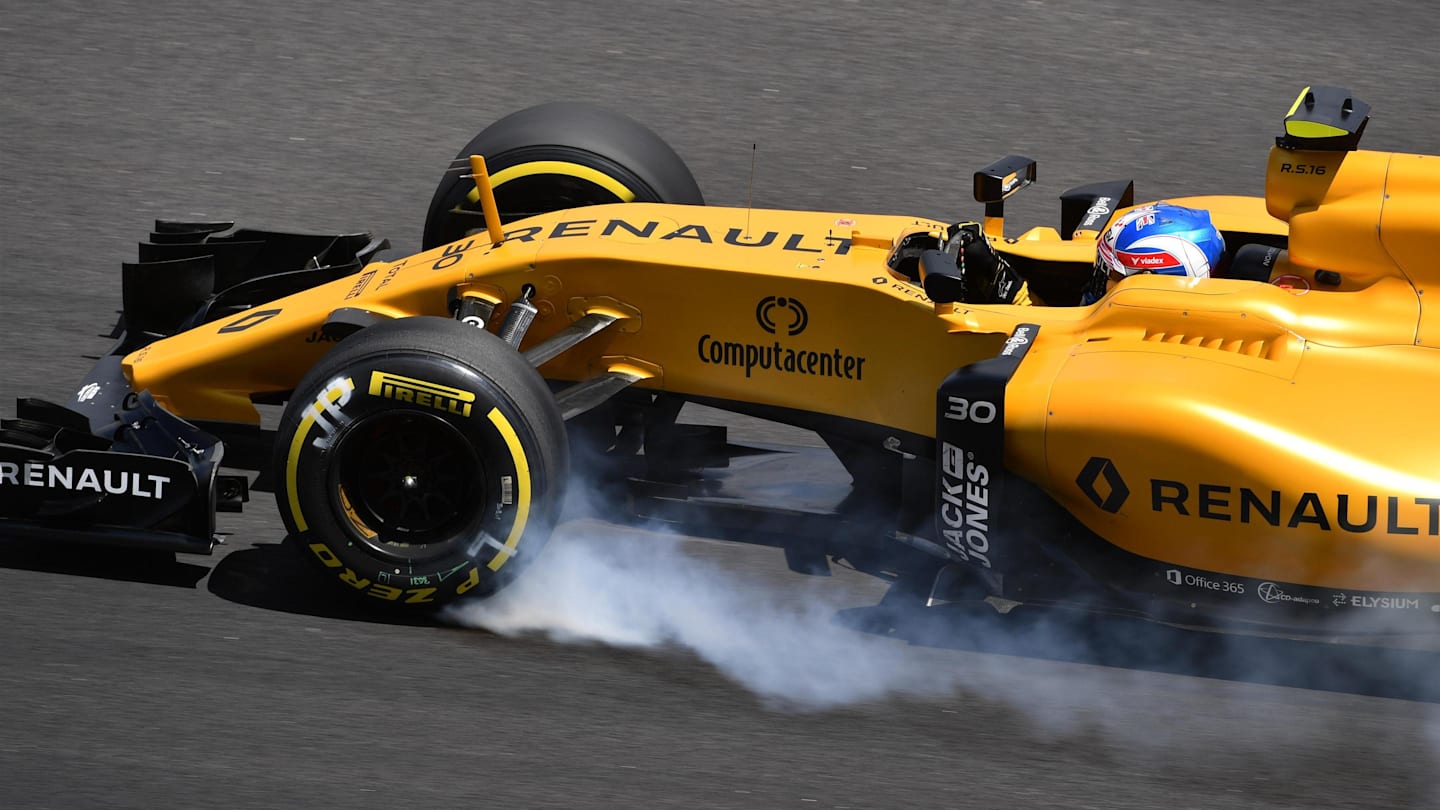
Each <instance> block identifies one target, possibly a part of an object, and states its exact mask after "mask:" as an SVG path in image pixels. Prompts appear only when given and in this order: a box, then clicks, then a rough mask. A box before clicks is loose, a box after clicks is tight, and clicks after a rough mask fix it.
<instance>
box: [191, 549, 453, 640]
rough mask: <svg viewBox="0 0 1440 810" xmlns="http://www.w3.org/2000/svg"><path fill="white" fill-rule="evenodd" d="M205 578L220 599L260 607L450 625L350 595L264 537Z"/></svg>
mask: <svg viewBox="0 0 1440 810" xmlns="http://www.w3.org/2000/svg"><path fill="white" fill-rule="evenodd" d="M207 584H208V586H209V589H210V592H211V593H213V594H215V595H216V596H218V597H220V598H221V599H224V600H226V601H229V602H235V603H236V604H241V605H247V606H249V607H256V608H262V609H264V610H275V611H280V612H282V613H294V614H298V615H303V616H316V617H320V618H326V619H341V620H345V621H359V622H372V623H376V624H392V625H402V626H412V627H446V626H449V625H447V624H445V623H444V622H441V621H439V620H438V619H436V618H434V617H433V615H432V614H429V613H425V612H421V611H415V612H409V613H407V612H405V611H397V610H395V609H394V607H393V606H391V605H389V604H388V603H382V602H378V601H376V600H368V602H367V601H364V600H360V599H356V598H354V596H353V594H347V593H345V592H344V590H343V589H342V588H341V587H340V586H338V585H336V584H335V583H334V582H332V581H331V580H329V579H327V578H325V577H323V576H321V575H320V574H319V572H317V571H316V570H314V569H313V568H312V567H311V566H310V565H309V564H307V563H306V561H305V560H304V559H303V558H301V556H300V555H299V554H297V553H296V552H295V550H294V549H292V548H289V547H288V546H286V545H285V544H284V543H264V544H259V545H255V546H252V547H249V548H244V549H238V550H236V551H233V552H231V553H230V554H227V555H226V556H225V557H224V558H223V559H221V560H220V562H219V563H218V564H217V565H216V566H215V569H214V571H212V572H211V573H210V579H209V581H208V583H207ZM371 602H373V605H372V604H370V603H371Z"/></svg>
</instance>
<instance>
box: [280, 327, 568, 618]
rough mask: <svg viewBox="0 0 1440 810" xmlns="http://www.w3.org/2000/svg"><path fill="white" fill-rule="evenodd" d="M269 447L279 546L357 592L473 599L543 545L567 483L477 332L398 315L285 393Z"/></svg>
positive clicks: (513, 361) (561, 443) (547, 429)
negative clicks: (286, 538) (280, 523)
mask: <svg viewBox="0 0 1440 810" xmlns="http://www.w3.org/2000/svg"><path fill="white" fill-rule="evenodd" d="M277 438H278V441H277V443H276V458H275V465H276V466H275V469H276V471H277V473H278V475H277V478H278V479H279V482H278V486H277V487H276V493H275V494H276V498H277V500H278V502H279V506H280V514H281V516H282V518H283V519H284V521H285V525H286V528H287V529H288V530H289V531H290V534H291V537H292V538H293V539H295V540H296V541H298V542H297V545H298V547H299V548H300V549H301V550H302V551H303V552H304V554H305V555H306V556H307V557H309V558H310V559H311V560H313V561H314V562H315V563H316V564H318V565H319V566H320V568H321V570H322V571H324V572H326V573H327V574H329V575H330V576H331V577H332V578H334V579H335V580H336V581H338V582H339V583H340V584H341V585H343V586H345V587H346V588H347V589H348V590H350V591H351V592H353V593H356V594H358V595H363V596H365V597H369V598H373V599H377V600H380V601H384V602H389V603H392V604H397V605H400V604H403V605H418V606H424V607H428V608H434V607H438V606H440V605H443V604H445V603H448V602H453V601H455V600H458V599H460V598H473V597H483V596H487V595H489V594H492V593H494V592H495V591H496V590H498V589H499V588H501V587H503V586H504V585H505V584H506V583H507V582H509V581H510V580H512V579H513V578H514V577H515V575H516V574H518V573H519V572H520V570H521V569H522V568H523V567H524V566H525V565H526V564H527V563H528V562H529V560H530V559H532V558H533V557H534V555H535V554H536V552H538V551H539V550H540V548H541V546H543V545H544V543H545V541H546V539H548V536H549V534H550V530H551V528H552V527H553V525H554V523H555V520H556V516H557V515H558V513H559V508H560V504H561V499H562V497H563V491H564V485H565V482H566V478H567V476H568V471H569V470H568V466H569V457H568V452H567V449H566V440H565V426H564V422H563V421H562V420H561V417H560V412H559V409H558V408H557V407H556V405H555V400H554V398H553V397H552V396H551V394H550V392H549V389H548V388H547V387H546V385H545V383H544V381H543V380H542V379H541V378H540V376H539V375H538V374H537V373H536V372H535V370H534V369H532V368H531V367H530V365H529V364H528V363H526V362H525V360H524V358H522V357H521V356H520V355H519V354H518V353H516V352H515V350H514V349H513V348H512V347H510V346H509V345H508V344H506V343H505V342H504V341H502V340H500V339H499V338H497V337H495V336H494V335H492V334H490V333H489V332H486V331H484V330H480V329H475V328H473V327H471V326H468V325H465V324H462V323H459V322H456V321H451V320H447V319H443V318H405V319H402V320H397V321H390V322H387V323H383V324H380V325H377V326H373V327H370V328H367V329H364V330H362V331H360V332H358V333H356V334H355V335H353V336H351V337H349V338H346V339H345V340H344V342H342V343H341V344H340V345H339V346H337V347H336V348H335V349H333V350H331V352H330V353H329V354H327V355H326V356H325V358H324V359H323V360H322V361H321V362H320V363H318V364H317V365H316V366H315V367H313V368H312V369H311V370H310V372H309V373H308V374H307V375H306V376H305V379H304V380H302V381H301V383H300V385H299V386H298V387H297V388H296V389H295V393H294V395H293V397H292V399H291V400H290V403H289V404H288V405H287V407H286V409H285V413H284V415H283V417H282V418H281V422H280V427H279V430H278V436H277Z"/></svg>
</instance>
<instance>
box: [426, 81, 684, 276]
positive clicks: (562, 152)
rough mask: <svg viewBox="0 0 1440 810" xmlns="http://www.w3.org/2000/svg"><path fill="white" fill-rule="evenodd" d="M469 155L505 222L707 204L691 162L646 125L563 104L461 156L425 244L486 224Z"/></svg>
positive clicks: (502, 128)
mask: <svg viewBox="0 0 1440 810" xmlns="http://www.w3.org/2000/svg"><path fill="white" fill-rule="evenodd" d="M470 155H480V156H481V157H484V158H485V167H486V170H487V171H488V172H489V173H490V182H491V185H492V187H493V188H494V191H495V203H496V206H497V207H498V208H499V210H500V221H501V222H502V223H509V222H513V221H515V220H517V219H524V218H525V217H530V216H535V215H536V214H545V213H549V212H551V211H561V210H564V209H567V208H579V207H582V206H586V205H602V204H606V203H620V202H652V203H678V204H684V205H704V204H705V199H704V197H703V196H701V194H700V188H699V186H697V185H696V184H695V178H694V176H692V175H691V174H690V169H689V168H688V167H686V165H685V161H684V160H682V159H681V158H680V156H679V155H677V154H675V150H674V149H671V148H670V146H669V145H668V144H666V143H665V141H664V140H662V139H661V138H660V136H659V135H656V134H655V133H654V132H652V131H650V130H649V129H647V128H646V127H645V126H643V125H642V124H640V123H638V122H636V121H634V120H633V119H631V118H628V117H626V116H624V115H621V114H619V113H616V112H611V111H609V110H605V109H602V108H600V107H595V106H592V105H589V104H579V103H574V102H556V103H552V104H542V105H540V106H538V107H531V108H529V109H525V110H521V111H519V112H516V113H511V114H510V115H507V116H505V117H504V118H501V119H500V120H499V121H496V122H495V123H494V124H491V125H490V126H489V127H486V128H485V130H484V131H483V132H481V133H480V134H479V135H476V136H475V137H474V138H472V139H471V140H470V142H469V143H468V144H466V145H465V148H464V149H461V150H460V152H459V154H458V155H456V164H455V165H456V166H459V167H461V168H460V169H459V170H452V171H450V172H447V173H446V174H445V176H444V177H443V178H441V180H440V184H439V186H438V187H437V188H436V189H435V196H434V197H433V198H431V200H430V209H429V211H428V212H427V213H426V215H425V234H424V239H423V241H422V244H423V248H424V249H425V250H429V249H431V248H434V247H438V246H440V245H444V244H449V243H450V242H454V241H456V240H457V239H461V238H463V237H464V236H466V235H468V234H470V233H473V232H476V231H480V230H483V229H484V227H485V221H484V219H483V217H482V215H481V214H480V202H479V195H478V193H477V192H476V191H475V183H474V181H473V180H472V179H471V178H470V177H468V176H464V175H468V174H469V173H470V171H469V163H468V162H466V159H467V158H468V157H469V156H470Z"/></svg>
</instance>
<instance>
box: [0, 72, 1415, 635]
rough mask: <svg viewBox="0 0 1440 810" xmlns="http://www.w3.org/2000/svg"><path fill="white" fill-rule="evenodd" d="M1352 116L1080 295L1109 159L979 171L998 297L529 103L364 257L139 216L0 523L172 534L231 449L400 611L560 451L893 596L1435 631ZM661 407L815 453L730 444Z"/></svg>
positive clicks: (508, 524) (35, 428)
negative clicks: (1175, 256) (144, 233)
mask: <svg viewBox="0 0 1440 810" xmlns="http://www.w3.org/2000/svg"><path fill="white" fill-rule="evenodd" d="M1367 121H1368V107H1367V106H1366V105H1365V104H1363V103H1361V102H1359V101H1357V100H1354V99H1352V98H1351V96H1350V94H1349V93H1348V92H1347V91H1345V90H1341V89H1338V88H1324V87H1311V88H1307V89H1306V90H1305V91H1304V92H1302V93H1301V94H1300V97H1299V98H1298V99H1297V100H1296V102H1295V105H1294V106H1292V107H1291V108H1290V110H1289V112H1288V113H1287V115H1286V117H1285V123H1284V131H1283V134H1282V135H1281V136H1280V137H1279V138H1278V139H1277V142H1276V146H1275V147H1274V148H1273V149H1272V150H1271V154H1270V160H1269V165H1268V169H1267V175H1266V194H1265V197H1264V198H1263V199H1260V198H1242V197H1196V198H1185V199H1179V200H1174V201H1173V202H1176V203H1180V204H1185V205H1189V206H1193V207H1197V208H1204V209H1207V210H1208V211H1209V212H1210V214H1211V216H1212V218H1213V220H1214V222H1215V223H1216V225H1217V226H1218V227H1219V228H1220V229H1221V231H1223V233H1224V235H1225V240H1226V242H1227V244H1228V245H1229V247H1230V259H1229V260H1228V262H1227V263H1226V266H1223V267H1217V268H1215V272H1214V273H1213V274H1212V276H1211V277H1208V278H1200V279H1195V278H1188V277H1177V276H1169V275H1138V276H1133V277H1130V278H1127V279H1125V280H1124V281H1122V282H1120V283H1119V284H1118V285H1116V286H1115V288H1114V289H1112V290H1110V291H1109V292H1108V293H1106V294H1105V295H1104V297H1103V298H1101V299H1100V300H1099V301H1098V302H1096V303H1094V304H1090V305H1080V304H1079V301H1080V296H1081V292H1082V289H1083V288H1084V287H1085V285H1086V284H1087V283H1088V280H1089V279H1091V278H1092V275H1093V274H1092V268H1093V267H1094V265H1095V261H1096V237H1097V234H1099V233H1100V232H1101V231H1102V229H1103V228H1105V226H1106V224H1107V223H1108V222H1110V221H1112V219H1113V218H1114V217H1115V216H1116V215H1117V214H1119V213H1121V212H1123V211H1125V210H1126V209H1128V208H1130V207H1131V206H1132V205H1133V203H1134V200H1133V196H1134V195H1133V187H1132V186H1131V184H1130V183H1128V182H1115V183H1097V184H1094V185H1089V186H1084V187H1081V188H1077V189H1072V190H1070V191H1068V192H1066V193H1065V194H1064V195H1063V196H1062V198H1061V200H1062V204H1061V216H1060V223H1061V227H1060V228H1059V229H1053V228H1036V229H1033V230H1031V231H1029V232H1027V233H1025V234H1023V235H1021V236H1019V237H1018V238H1006V237H1005V236H1004V233H1003V205H1004V200H1005V199H1006V198H1007V197H1008V196H1009V195H1011V194H1013V193H1015V192H1016V191H1018V190H1019V189H1021V188H1023V187H1025V186H1028V185H1030V184H1031V183H1032V182H1033V181H1034V179H1035V163H1034V162H1033V161H1030V160H1028V159H1026V158H1023V157H1010V158H1007V159H1005V160H1002V161H1000V162H998V163H996V164H994V165H992V166H990V167H988V168H987V169H985V170H982V171H980V172H978V173H977V174H976V175H975V197H976V200H977V201H978V202H980V203H983V204H984V206H985V218H984V223H983V229H984V233H985V235H986V236H987V237H988V238H989V240H991V242H992V243H993V245H994V247H996V248H998V249H999V251H1000V252H1001V253H1002V254H1003V255H1004V256H1005V257H1006V258H1007V259H1008V260H1009V263H1010V264H1011V266H1012V267H1013V268H1014V269H1015V270H1016V271H1017V272H1018V273H1020V274H1021V275H1022V276H1023V277H1024V278H1025V279H1026V281H1027V282H1028V284H1029V285H1030V287H1031V289H1033V290H1034V291H1035V293H1036V295H1037V297H1038V298H1040V299H1043V300H1044V301H1046V302H1047V303H1048V304H1049V305H1048V306H1016V305H983V304H969V303H965V302H964V301H963V300H962V296H961V294H960V292H959V290H960V289H961V287H962V286H963V285H960V284H958V283H957V280H958V279H959V276H958V273H957V268H956V266H955V264H954V263H953V262H952V263H951V264H950V265H949V266H948V267H947V266H945V265H944V263H943V262H939V263H937V262H934V261H930V260H928V259H927V260H925V261H921V260H920V258H921V257H923V256H926V255H927V251H932V252H933V250H934V248H935V247H936V245H937V244H938V243H939V241H940V240H941V239H943V238H944V235H945V233H946V232H947V228H949V227H950V225H949V224H947V223H944V222H938V221H934V220H930V219H926V218H915V217H903V216H876V215H868V214H854V213H843V212H801V211H782V210H753V211H751V210H745V209H732V208H719V207H706V206H704V205H703V200H702V198H701V195H700V191H699V190H698V188H697V187H696V184H695V182H694V180H693V178H692V177H691V175H690V172H689V171H688V170H687V169H686V167H685V165H684V163H683V162H682V161H681V159H680V158H679V157H678V156H677V155H676V154H675V153H674V152H673V151H672V150H671V149H670V148H669V147H667V146H666V145H665V144H664V143H663V142H662V141H661V140H660V139H659V138H658V137H657V136H656V135H654V134H653V133H651V132H650V131H649V130H647V129H645V128H643V127H642V126H640V125H639V124H637V123H635V122H633V121H631V120H629V119H627V118H624V117H622V116H618V115H615V114H611V113H608V112H605V111H602V110H599V109H596V108H593V107H589V106H585V105H577V104H549V105H543V106H540V107H535V108H531V109H528V110H524V111H522V112H518V113H515V114H513V115H511V116H508V117H506V118H504V119H502V120H500V121H499V122H497V123H495V124H494V125H492V126H491V127H489V128H487V129H485V130H484V131H483V132H481V133H480V134H479V135H478V136H477V137H476V138H475V139H474V140H473V141H471V142H470V143H469V144H467V145H466V146H465V148H464V149H462V150H461V151H460V153H459V157H458V159H457V165H456V166H455V167H454V168H453V169H452V170H451V171H449V172H447V173H446V174H445V175H444V177H443V179H442V181H441V183H440V186H439V188H438V189H437V190H436V192H435V196H434V199H433V201H432V203H431V205H430V210H429V213H428V215H427V218H426V222H425V235H424V245H423V248H424V249H423V252H421V253H419V254H416V255H413V256H409V257H406V258H402V259H399V260H397V261H384V260H380V259H377V258H376V254H377V253H379V252H380V251H381V250H383V249H384V248H385V247H386V244H385V243H384V242H381V241H378V240H374V239H371V238H370V237H368V236H366V235H363V234H362V235H343V236H327V237H316V236H297V235H291V234H278V233H265V232H257V231H251V230H231V224H230V223H193V222H159V223H157V224H156V228H155V232H154V233H152V234H151V236H150V239H149V241H147V242H145V243H143V244H142V245H141V250H140V261H139V262H138V263H135V264H126V265H125V266H124V272H123V288H122V294H123V299H124V303H123V306H124V309H123V315H122V318H121V322H120V324H119V326H118V327H117V331H116V333H115V337H116V338H118V343H117V344H116V346H115V348H114V349H113V350H112V351H111V352H110V354H109V355H108V356H106V357H105V358H103V359H102V360H101V361H100V362H99V364H98V365H97V366H96V367H95V369H94V371H93V372H92V373H91V375H90V377H89V378H88V379H86V380H84V381H83V383H82V385H81V387H80V388H79V390H78V392H77V394H76V396H75V400H74V401H73V402H71V403H68V405H66V406H60V405H55V404H50V403H45V402H40V401H36V400H21V401H20V403H19V406H18V411H17V414H18V418H16V419H12V420H7V421H6V422H5V423H4V425H3V430H0V518H3V519H0V536H7V537H9V536H29V537H34V538H38V539H39V541H40V542H52V541H61V540H81V541H89V542H102V543H114V544H127V545H134V546H139V547H150V548H159V549H169V550H175V551H186V552H199V553H205V552H208V551H210V549H211V546H212V543H213V542H214V532H215V512H216V511H217V510H220V511H224V510H233V509H238V508H239V507H240V505H241V504H242V502H244V501H245V500H247V498H248V489H249V487H250V486H252V484H251V480H250V478H249V477H248V475H247V474H245V473H244V472H243V471H245V470H250V471H258V472H259V478H258V479H256V480H255V481H254V482H253V487H254V488H256V489H267V488H268V489H273V491H274V492H275V494H276V498H277V501H278V504H279V508H280V512H281V515H282V516H283V519H284V522H285V525H286V527H287V528H288V530H289V533H290V540H291V541H293V543H294V545H296V547H297V548H298V549H300V550H301V551H302V552H303V554H304V555H305V556H306V557H308V558H309V559H310V560H311V561H313V563H315V564H316V565H317V566H318V567H319V569H320V570H322V571H324V572H327V573H328V574H329V576H330V577H331V578H332V579H334V580H336V581H337V582H338V583H340V585H341V586H342V587H343V588H344V589H346V590H349V591H352V592H354V593H356V594H359V595H361V596H363V597H364V598H367V599H374V600H380V601H384V602H390V603H394V604H396V605H417V606H421V607H425V608H429V607H434V606H439V605H442V604H445V603H449V602H453V601H455V600H457V599H459V598H461V597H468V598H477V597H482V596H484V595H486V594H490V593H493V592H494V591H495V590H496V589H497V588H499V587H501V586H502V585H504V584H505V583H506V582H507V581H508V580H510V579H511V578H513V577H514V576H515V575H516V574H517V573H518V572H519V571H520V570H521V569H522V568H523V567H524V566H525V565H526V564H527V563H528V562H529V561H531V560H532V559H534V558H535V557H536V555H537V552H538V551H539V550H540V548H541V546H542V545H543V544H544V542H545V540H546V537H547V535H548V534H549V532H550V531H551V529H552V527H553V526H554V525H555V524H556V522H557V520H558V519H559V518H560V514H561V506H562V494H563V493H564V490H565V487H566V484H567V480H569V479H570V477H571V475H572V470H573V474H574V475H583V476H585V477H587V478H588V479H590V480H591V482H592V483H594V484H595V485H597V486H600V487H601V488H602V491H604V492H605V493H607V497H606V498H604V499H602V500H605V501H606V502H608V503H610V504H613V505H614V508H615V509H617V510H624V511H626V512H627V513H629V514H631V515H635V516H639V517H641V518H646V519H655V520H663V521H667V522H670V523H674V524H677V525H681V526H683V527H685V528H686V529H687V530H690V531H695V532H702V531H703V532H709V533H713V534H716V535H721V536H726V537H730V538H733V539H740V540H746V541H750V542H760V543H767V544H772V545H776V546H780V547H783V548H784V549H785V551H786V557H787V560H788V561H789V563H790V565H791V567H792V568H795V569H796V570H802V571H809V572H821V571H823V570H825V568H826V566H827V565H828V564H829V561H831V560H836V559H843V560H844V561H845V562H846V563H847V564H850V565H853V566H854V567H856V568H859V569H861V570H863V571H866V572H869V573H873V574H876V575H878V576H883V577H887V578H890V579H892V580H894V581H895V582H896V592H897V593H899V594H902V595H903V594H911V595H915V596H916V597H917V598H918V601H920V602H921V603H922V604H927V605H938V604H942V603H945V602H947V601H953V600H960V599H985V600H988V601H990V602H991V603H992V604H995V605H997V606H1002V607H1003V606H1007V605H1014V604H1016V603H1029V604H1050V605H1073V606H1082V607H1084V608H1086V609H1090V610H1097V611H1103V612H1113V613H1122V614H1129V615H1141V616H1145V617H1148V618H1153V619H1157V620H1161V621H1174V622H1189V623H1193V622H1201V621H1209V620H1216V621H1225V622H1227V623H1232V624H1238V625H1241V626H1250V627H1255V628H1265V627H1275V628H1291V629H1295V628H1308V627H1316V626H1341V627H1343V628H1345V629H1358V630H1368V629H1375V628H1382V627H1383V628H1385V629H1391V630H1393V629H1395V628H1397V627H1398V628H1403V629H1405V630H1407V631H1429V630H1432V629H1436V628H1440V478H1437V477H1436V476H1435V475H1434V474H1433V473H1432V470H1434V469H1435V467H1434V465H1435V462H1434V460H1433V459H1432V458H1431V456H1430V453H1431V449H1430V447H1429V445H1428V443H1427V442H1426V441H1425V440H1424V438H1423V437H1424V435H1425V433H1424V431H1425V428H1424V425H1427V424H1429V423H1430V422H1431V421H1432V420H1433V414H1431V413H1430V410H1429V409H1430V405H1431V403H1432V399H1431V397H1432V396H1434V395H1436V394H1437V393H1440V359H1437V358H1440V356H1437V355H1433V354H1431V352H1433V351H1436V348H1437V347H1440V324H1431V323H1430V321H1431V320H1435V319H1434V318H1430V317H1429V314H1430V312H1431V311H1433V309H1432V308H1426V307H1424V306H1423V301H1424V298H1423V294H1424V292H1426V289H1427V288H1428V287H1429V282H1430V280H1431V277H1432V276H1434V277H1436V278H1437V279H1440V262H1437V261H1436V259H1435V257H1434V254H1433V252H1432V249H1431V248H1432V246H1433V244H1434V243H1435V242H1436V240H1437V239H1440V220H1437V219H1436V215H1435V212H1436V211H1437V210H1440V159H1437V158H1433V157H1422V156H1416V155H1404V154H1391V153H1379V152H1367V151H1358V150H1357V145H1358V142H1359V140H1360V137H1361V134H1362V132H1363V130H1364V127H1365V124H1366V122H1367ZM1268 282H1273V283H1268ZM1432 326H1433V327H1435V328H1433V329H1432ZM279 403H288V405H286V407H285V409H284V413H283V416H282V417H281V418H280V421H279V426H278V429H276V430H267V429H262V426H261V420H260V415H259V413H258V412H257V409H256V405H257V404H260V405H263V404H279ZM686 403H699V404H702V405H708V406H714V407H718V408H722V409H726V410H729V411H733V412H737V413H741V414H748V415H751V416H758V417H761V418H764V419H768V420H772V421H774V422H779V423H784V424H788V425H793V426H798V427H800V428H804V429H807V430H810V431H813V432H814V433H815V434H817V435H818V436H819V437H820V438H821V439H822V440H823V443H824V445H825V446H826V447H828V451H829V452H826V451H825V450H822V449H820V448H818V447H817V448H811V449H808V450H806V449H794V448H790V449H786V448H777V447H762V446H746V445H740V444H736V443H732V442H731V441H729V439H728V437H727V435H726V433H725V429H724V428H723V427H714V426H704V425H686V424H683V423H681V422H680V421H678V419H677V417H678V415H679V414H680V410H681V406H682V405H684V404H686ZM222 468H229V470H230V471H228V472H227V471H225V470H223V469H222ZM1337 619H1342V620H1343V621H1342V622H1341V623H1340V624H1339V625H1336V624H1334V622H1335V620H1337Z"/></svg>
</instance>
